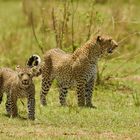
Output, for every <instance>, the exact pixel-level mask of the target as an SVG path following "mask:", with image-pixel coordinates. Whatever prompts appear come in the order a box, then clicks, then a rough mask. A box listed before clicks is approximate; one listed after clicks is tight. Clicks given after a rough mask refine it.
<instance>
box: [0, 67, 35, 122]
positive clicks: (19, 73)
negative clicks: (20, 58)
mask: <svg viewBox="0 0 140 140" xmlns="http://www.w3.org/2000/svg"><path fill="white" fill-rule="evenodd" d="M34 76H35V75H34V71H33V70H32V69H31V68H27V67H25V68H20V67H19V66H18V67H16V71H14V70H12V69H9V68H0V103H1V102H2V96H3V93H4V92H6V95H7V101H6V104H5V106H6V111H7V113H8V115H9V116H11V117H16V116H17V115H18V108H17V100H18V98H27V100H28V118H29V119H31V120H34V119H35V86H34V83H33V81H32V78H33V77H34Z"/></svg>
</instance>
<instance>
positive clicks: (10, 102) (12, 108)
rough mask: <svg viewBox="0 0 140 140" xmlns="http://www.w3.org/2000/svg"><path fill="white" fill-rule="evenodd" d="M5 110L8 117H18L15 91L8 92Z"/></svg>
mask: <svg viewBox="0 0 140 140" xmlns="http://www.w3.org/2000/svg"><path fill="white" fill-rule="evenodd" d="M6 105H7V106H6V110H7V113H8V114H9V115H10V117H12V118H14V117H17V115H18V109H17V96H16V92H15V91H12V90H11V91H10V95H9V96H8V97H7V102H6Z"/></svg>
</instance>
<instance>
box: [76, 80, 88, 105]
mask: <svg viewBox="0 0 140 140" xmlns="http://www.w3.org/2000/svg"><path fill="white" fill-rule="evenodd" d="M85 85H86V81H85V80H84V79H81V80H78V81H77V96H78V106H80V107H83V106H85Z"/></svg>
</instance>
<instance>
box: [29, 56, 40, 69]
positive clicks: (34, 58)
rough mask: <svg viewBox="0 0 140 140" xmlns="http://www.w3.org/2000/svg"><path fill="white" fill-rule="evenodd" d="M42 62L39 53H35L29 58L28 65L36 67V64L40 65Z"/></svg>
mask: <svg viewBox="0 0 140 140" xmlns="http://www.w3.org/2000/svg"><path fill="white" fill-rule="evenodd" d="M40 63H41V58H40V56H39V55H37V54H33V55H32V56H30V57H29V59H28V60H27V63H26V65H27V66H28V67H30V68H32V67H34V66H38V65H39V64H40Z"/></svg>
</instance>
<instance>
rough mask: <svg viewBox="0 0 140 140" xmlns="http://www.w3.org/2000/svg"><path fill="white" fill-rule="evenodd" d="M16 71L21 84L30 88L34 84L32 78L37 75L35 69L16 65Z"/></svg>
mask: <svg viewBox="0 0 140 140" xmlns="http://www.w3.org/2000/svg"><path fill="white" fill-rule="evenodd" d="M16 72H17V74H18V78H19V84H20V86H21V87H23V88H28V87H29V86H30V85H31V84H32V79H33V77H34V76H35V74H36V73H35V70H34V69H32V68H28V67H20V66H19V65H18V66H16Z"/></svg>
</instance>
